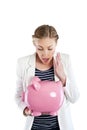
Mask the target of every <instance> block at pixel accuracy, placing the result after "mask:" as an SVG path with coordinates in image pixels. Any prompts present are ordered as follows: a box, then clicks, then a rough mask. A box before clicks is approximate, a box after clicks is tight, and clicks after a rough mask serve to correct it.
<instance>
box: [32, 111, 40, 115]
mask: <svg viewBox="0 0 87 130" xmlns="http://www.w3.org/2000/svg"><path fill="white" fill-rule="evenodd" d="M40 115H41V112H35V111H33V112H32V116H40Z"/></svg>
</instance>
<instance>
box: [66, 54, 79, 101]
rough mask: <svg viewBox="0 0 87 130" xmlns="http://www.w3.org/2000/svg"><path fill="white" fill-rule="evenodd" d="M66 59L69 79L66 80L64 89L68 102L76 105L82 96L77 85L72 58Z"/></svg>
mask: <svg viewBox="0 0 87 130" xmlns="http://www.w3.org/2000/svg"><path fill="white" fill-rule="evenodd" d="M65 59H66V71H67V73H66V76H67V79H66V86H65V87H64V94H65V97H66V99H67V100H68V101H70V102H71V103H74V102H76V101H77V99H78V98H79V95H80V94H79V91H78V88H77V84H76V81H75V76H74V72H73V69H72V65H71V59H70V56H69V55H67V58H65Z"/></svg>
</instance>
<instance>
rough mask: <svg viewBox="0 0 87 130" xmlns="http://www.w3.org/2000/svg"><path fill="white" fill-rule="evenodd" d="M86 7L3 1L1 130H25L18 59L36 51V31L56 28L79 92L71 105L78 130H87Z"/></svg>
mask: <svg viewBox="0 0 87 130" xmlns="http://www.w3.org/2000/svg"><path fill="white" fill-rule="evenodd" d="M86 12H87V5H86V0H1V1H0V121H1V122H0V130H1V129H2V130H23V127H24V124H25V119H26V118H25V117H24V116H23V115H22V112H21V111H20V110H19V108H18V107H17V105H16V103H15V100H14V95H15V89H16V61H17V58H19V57H21V56H25V55H28V54H31V53H33V52H34V51H35V48H34V46H33V44H32V34H33V32H34V29H35V28H36V27H37V26H39V25H42V24H49V25H53V26H54V27H55V28H56V29H57V31H58V33H59V36H60V39H59V43H58V48H57V49H58V51H61V52H64V53H69V54H70V55H71V60H72V63H73V66H74V71H75V72H74V73H75V76H76V81H77V84H78V89H79V91H80V99H79V100H78V101H77V103H75V104H73V105H71V114H72V120H73V123H74V127H75V130H86V129H87V124H86V118H87V102H86V98H87V92H86V91H87V83H86V81H87V58H86V55H87V51H86V50H87V49H86V44H87V18H86V17H87V13H86Z"/></svg>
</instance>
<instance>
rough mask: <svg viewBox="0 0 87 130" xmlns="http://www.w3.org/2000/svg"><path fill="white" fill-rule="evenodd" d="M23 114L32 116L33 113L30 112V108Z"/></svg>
mask: <svg viewBox="0 0 87 130" xmlns="http://www.w3.org/2000/svg"><path fill="white" fill-rule="evenodd" d="M23 114H24V115H25V116H32V112H31V110H30V109H29V108H28V107H26V108H25V109H24V110H23Z"/></svg>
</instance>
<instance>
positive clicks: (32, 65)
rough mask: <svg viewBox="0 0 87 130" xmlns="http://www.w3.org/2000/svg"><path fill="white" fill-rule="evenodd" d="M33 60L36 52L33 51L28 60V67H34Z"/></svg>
mask: <svg viewBox="0 0 87 130" xmlns="http://www.w3.org/2000/svg"><path fill="white" fill-rule="evenodd" d="M35 61H36V53H33V54H32V55H30V58H29V60H28V65H29V67H35Z"/></svg>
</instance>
